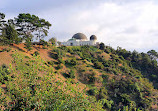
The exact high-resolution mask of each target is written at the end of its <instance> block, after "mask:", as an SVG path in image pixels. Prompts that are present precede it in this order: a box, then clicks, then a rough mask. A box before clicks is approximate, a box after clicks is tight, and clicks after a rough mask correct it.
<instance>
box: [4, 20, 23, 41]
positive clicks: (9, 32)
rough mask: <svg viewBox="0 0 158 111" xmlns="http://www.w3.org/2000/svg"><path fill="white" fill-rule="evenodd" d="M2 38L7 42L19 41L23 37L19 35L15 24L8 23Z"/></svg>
mask: <svg viewBox="0 0 158 111" xmlns="http://www.w3.org/2000/svg"><path fill="white" fill-rule="evenodd" d="M2 38H3V42H4V43H6V44H10V43H16V44H17V43H19V42H20V41H21V39H20V38H19V37H18V33H17V31H16V29H15V27H14V25H13V24H11V23H8V24H5V26H4V28H3V29H2Z"/></svg>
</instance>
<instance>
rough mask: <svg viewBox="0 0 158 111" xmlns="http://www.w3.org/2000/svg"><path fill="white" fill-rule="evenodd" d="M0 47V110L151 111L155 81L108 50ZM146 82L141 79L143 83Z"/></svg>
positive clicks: (156, 96)
mask: <svg viewBox="0 0 158 111" xmlns="http://www.w3.org/2000/svg"><path fill="white" fill-rule="evenodd" d="M24 47H25V46H24V45H23V44H19V45H16V44H13V46H0V50H1V51H0V65H1V67H0V74H1V75H0V84H1V88H0V95H1V96H0V108H1V109H2V110H60V111H63V110H67V111H70V110H78V111H80V110H87V111H88V110H95V111H100V110H107V111H118V110H121V111H124V110H127V111H134V110H137V111H140V110H150V111H152V110H153V111H156V110H157V109H158V107H157V104H158V103H157V99H158V91H157V89H154V86H153V85H154V84H155V83H157V82H156V81H151V82H153V83H151V82H149V80H150V78H149V80H148V76H144V74H143V72H142V70H139V68H137V67H134V66H133V65H132V63H133V62H132V61H129V60H126V58H125V57H124V56H123V54H121V53H119V52H118V51H115V50H113V49H111V48H109V47H107V48H106V49H105V50H100V49H98V48H96V47H91V46H73V47H65V46H61V47H45V48H42V47H40V46H33V48H32V50H31V51H27V50H25V48H24ZM145 77H146V78H145Z"/></svg>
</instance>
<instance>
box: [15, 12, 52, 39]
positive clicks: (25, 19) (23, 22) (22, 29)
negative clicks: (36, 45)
mask: <svg viewBox="0 0 158 111" xmlns="http://www.w3.org/2000/svg"><path fill="white" fill-rule="evenodd" d="M15 24H16V26H17V27H18V29H17V30H18V32H19V34H20V35H21V36H22V37H24V38H25V37H28V36H26V35H31V34H33V33H36V34H35V35H36V37H37V38H38V39H39V40H40V39H41V38H42V37H45V36H47V34H48V29H49V27H50V26H51V24H50V23H49V22H48V21H45V19H40V18H39V17H38V16H35V15H31V14H29V13H27V14H25V13H22V14H19V15H18V17H17V18H15ZM29 37H30V36H29Z"/></svg>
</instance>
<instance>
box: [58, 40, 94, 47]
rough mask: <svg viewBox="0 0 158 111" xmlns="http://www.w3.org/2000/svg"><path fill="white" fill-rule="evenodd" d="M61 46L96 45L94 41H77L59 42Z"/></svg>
mask: <svg viewBox="0 0 158 111" xmlns="http://www.w3.org/2000/svg"><path fill="white" fill-rule="evenodd" d="M61 45H64V46H83V45H91V46H94V45H96V41H95V40H94V41H93V40H90V41H79V40H70V41H67V42H61Z"/></svg>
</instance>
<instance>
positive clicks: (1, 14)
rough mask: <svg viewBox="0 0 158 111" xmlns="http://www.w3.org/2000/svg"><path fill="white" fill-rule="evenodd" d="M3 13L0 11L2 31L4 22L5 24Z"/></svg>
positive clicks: (0, 28) (0, 27) (0, 29)
mask: <svg viewBox="0 0 158 111" xmlns="http://www.w3.org/2000/svg"><path fill="white" fill-rule="evenodd" d="M4 19H5V14H4V13H0V31H2V29H3V27H4V24H5V22H6V21H5V20H4Z"/></svg>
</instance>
